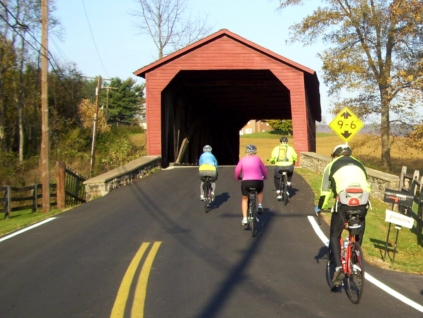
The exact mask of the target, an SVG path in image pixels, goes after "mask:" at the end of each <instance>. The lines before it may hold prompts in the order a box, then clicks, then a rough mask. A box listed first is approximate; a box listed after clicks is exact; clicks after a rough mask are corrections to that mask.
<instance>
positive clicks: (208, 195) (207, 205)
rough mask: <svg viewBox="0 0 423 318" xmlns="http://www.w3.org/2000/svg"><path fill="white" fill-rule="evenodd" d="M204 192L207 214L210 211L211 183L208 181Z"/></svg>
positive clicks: (205, 183) (204, 186)
mask: <svg viewBox="0 0 423 318" xmlns="http://www.w3.org/2000/svg"><path fill="white" fill-rule="evenodd" d="M203 191H204V211H205V212H206V213H207V212H209V210H210V200H211V198H210V195H211V193H210V192H211V191H210V182H209V181H206V182H204V185H203Z"/></svg>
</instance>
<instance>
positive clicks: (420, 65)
mask: <svg viewBox="0 0 423 318" xmlns="http://www.w3.org/2000/svg"><path fill="white" fill-rule="evenodd" d="M313 1H314V0H313ZM304 2H305V0H285V1H283V0H279V7H278V9H279V10H283V9H284V8H286V7H288V6H293V5H300V4H303V3H304ZM321 2H322V3H326V7H319V8H318V9H317V10H315V11H314V12H313V14H311V15H309V16H307V17H305V18H304V19H303V20H302V21H301V22H299V23H297V24H294V25H293V26H291V27H290V30H291V38H290V39H291V41H297V40H298V41H301V42H303V43H304V44H305V45H309V44H312V43H314V42H315V41H316V40H317V39H318V38H320V37H321V38H322V40H323V42H324V43H326V44H329V46H330V48H328V49H326V50H324V51H323V52H321V53H319V54H318V56H319V57H320V58H321V60H322V61H323V72H324V76H323V78H324V82H325V84H327V85H328V86H329V94H330V95H336V94H338V96H340V94H341V93H342V94H345V93H347V94H348V95H349V96H351V97H347V98H341V97H339V98H340V102H339V103H338V104H335V107H334V110H333V111H334V113H336V111H337V110H338V108H339V107H342V106H348V107H351V109H352V110H353V111H354V112H355V113H356V114H357V115H358V116H360V117H363V118H364V117H365V116H371V115H377V116H380V127H381V128H380V129H381V140H382V153H381V159H382V164H383V166H384V167H385V169H387V170H388V171H389V170H391V155H390V151H391V144H390V124H391V114H397V118H398V119H397V120H401V118H402V119H403V120H404V121H409V123H411V119H412V118H413V117H409V116H407V117H404V114H406V115H409V114H410V112H411V114H413V113H414V114H415V108H416V107H417V106H416V105H418V104H419V102H421V98H422V90H421V88H422V83H423V60H422V58H423V51H422V41H421V40H422V37H423V24H422V14H421V13H422V12H423V2H422V1H419V0H401V1H400V0H393V1H386V0H367V1H366V0H322V1H321ZM413 110H414V112H413Z"/></svg>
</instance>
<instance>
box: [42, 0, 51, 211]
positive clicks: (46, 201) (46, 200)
mask: <svg viewBox="0 0 423 318" xmlns="http://www.w3.org/2000/svg"><path fill="white" fill-rule="evenodd" d="M41 23H42V35H41V183H42V186H43V212H44V213H48V212H50V177H49V176H50V174H49V165H48V161H49V148H50V146H49V136H48V134H49V124H48V49H47V48H48V0H41Z"/></svg>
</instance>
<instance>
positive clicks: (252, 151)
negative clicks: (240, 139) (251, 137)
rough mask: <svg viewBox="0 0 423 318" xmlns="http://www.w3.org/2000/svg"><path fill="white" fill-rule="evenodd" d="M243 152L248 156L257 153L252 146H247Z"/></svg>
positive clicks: (255, 148)
mask: <svg viewBox="0 0 423 318" xmlns="http://www.w3.org/2000/svg"><path fill="white" fill-rule="evenodd" d="M245 152H246V153H249V154H256V153H257V147H256V146H254V145H248V146H247V147H246V148H245Z"/></svg>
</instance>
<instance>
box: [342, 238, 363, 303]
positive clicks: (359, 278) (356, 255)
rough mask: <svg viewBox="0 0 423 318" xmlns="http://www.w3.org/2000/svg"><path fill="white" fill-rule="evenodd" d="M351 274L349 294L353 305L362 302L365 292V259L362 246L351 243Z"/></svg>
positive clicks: (349, 274) (348, 281)
mask: <svg viewBox="0 0 423 318" xmlns="http://www.w3.org/2000/svg"><path fill="white" fill-rule="evenodd" d="M349 268H350V273H348V274H347V275H346V276H347V293H348V297H349V299H350V301H351V302H352V303H353V304H358V303H359V302H360V299H361V296H363V290H364V257H363V251H362V250H361V246H360V245H359V244H358V243H356V242H352V243H351V257H350V260H349Z"/></svg>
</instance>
